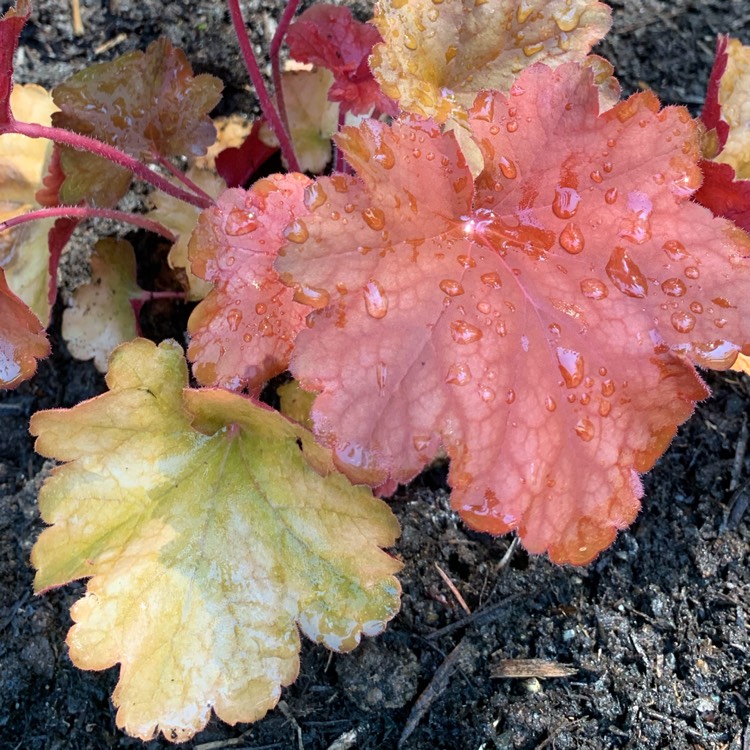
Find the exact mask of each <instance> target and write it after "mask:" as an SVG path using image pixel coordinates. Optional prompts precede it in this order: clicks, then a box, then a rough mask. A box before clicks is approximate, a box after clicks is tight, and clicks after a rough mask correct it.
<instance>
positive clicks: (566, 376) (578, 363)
mask: <svg viewBox="0 0 750 750" xmlns="http://www.w3.org/2000/svg"><path fill="white" fill-rule="evenodd" d="M557 366H558V367H559V368H560V373H561V374H562V376H563V380H564V381H565V385H566V386H567V387H568V388H575V387H576V386H579V385H580V384H581V382H582V381H583V357H582V356H581V355H580V354H579V353H578V352H576V351H574V350H573V349H566V348H565V347H562V346H558V347H557Z"/></svg>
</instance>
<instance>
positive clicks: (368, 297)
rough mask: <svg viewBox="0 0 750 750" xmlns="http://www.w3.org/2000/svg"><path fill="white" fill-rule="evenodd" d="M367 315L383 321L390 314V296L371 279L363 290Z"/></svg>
mask: <svg viewBox="0 0 750 750" xmlns="http://www.w3.org/2000/svg"><path fill="white" fill-rule="evenodd" d="M362 295H363V296H364V298H365V309H366V310H367V314H368V315H369V316H370V317H371V318H375V320H381V319H382V318H384V317H385V316H386V314H387V313H388V295H387V294H386V293H385V290H384V289H383V287H382V286H381V285H380V283H379V282H378V281H376V280H375V279H370V280H369V281H368V282H367V283H366V284H365V286H364V289H363V290H362Z"/></svg>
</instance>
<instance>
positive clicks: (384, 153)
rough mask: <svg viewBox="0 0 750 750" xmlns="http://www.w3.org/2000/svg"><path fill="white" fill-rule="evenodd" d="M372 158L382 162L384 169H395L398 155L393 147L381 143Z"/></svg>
mask: <svg viewBox="0 0 750 750" xmlns="http://www.w3.org/2000/svg"><path fill="white" fill-rule="evenodd" d="M372 158H373V159H374V160H375V161H376V162H378V164H380V165H381V166H382V167H383V169H393V167H394V165H395V164H396V157H395V155H394V153H393V149H392V148H391V147H390V146H389V145H388V144H387V143H381V144H380V145H379V146H378V147H377V148H376V149H375V153H374V154H373V156H372Z"/></svg>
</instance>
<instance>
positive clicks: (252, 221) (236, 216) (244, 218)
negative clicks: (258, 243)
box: [224, 206, 258, 237]
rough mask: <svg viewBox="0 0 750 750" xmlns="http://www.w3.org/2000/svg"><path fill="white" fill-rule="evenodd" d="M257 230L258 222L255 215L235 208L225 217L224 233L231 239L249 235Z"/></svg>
mask: <svg viewBox="0 0 750 750" xmlns="http://www.w3.org/2000/svg"><path fill="white" fill-rule="evenodd" d="M257 228H258V220H257V219H256V218H255V214H253V213H250V212H248V211H246V210H244V209H241V208H237V207H236V206H235V207H234V208H233V209H232V210H231V211H230V212H229V214H228V215H227V218H226V221H225V223H224V231H225V232H226V233H227V234H228V235H230V236H231V237H241V236H242V235H243V234H250V232H254V231H255V230H256V229H257Z"/></svg>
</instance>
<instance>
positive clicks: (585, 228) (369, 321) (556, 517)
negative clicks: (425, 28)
mask: <svg viewBox="0 0 750 750" xmlns="http://www.w3.org/2000/svg"><path fill="white" fill-rule="evenodd" d="M469 125H470V127H471V131H472V134H473V136H474V138H475V140H476V142H477V143H478V144H479V146H480V147H481V149H482V154H483V159H484V162H485V170H484V172H483V173H482V174H481V175H480V176H479V178H478V179H477V180H476V183H475V184H473V182H472V178H471V174H470V172H469V169H468V167H467V165H466V163H465V161H464V159H463V156H462V154H461V152H460V150H459V148H458V146H457V143H456V141H455V138H454V137H453V136H452V134H443V133H441V132H440V130H439V129H438V128H436V127H435V126H433V125H431V124H430V123H397V124H394V125H393V126H392V127H387V126H385V125H383V124H380V123H377V122H373V121H369V122H365V123H364V124H363V125H362V126H361V127H360V128H359V129H353V128H347V129H345V130H344V132H343V135H342V136H341V137H340V139H339V141H338V143H339V146H340V148H342V149H343V150H344V152H345V154H346V158H347V160H348V161H349V163H350V164H352V166H353V167H354V168H355V170H356V172H357V174H358V175H359V179H358V178H355V177H345V176H343V175H334V176H332V177H330V178H321V179H319V180H317V181H316V183H315V186H316V188H315V189H316V195H317V196H318V200H317V201H316V205H315V206H314V210H312V211H311V214H310V216H308V217H305V218H304V219H302V220H300V221H298V222H297V223H296V233H295V235H294V236H293V237H288V239H289V240H290V241H289V242H288V243H287V244H286V245H285V246H284V247H282V248H281V250H280V257H279V260H278V261H277V267H278V268H279V270H280V271H281V273H282V278H283V279H284V280H285V281H287V282H290V283H291V282H294V283H297V284H301V285H304V286H305V287H308V288H312V289H316V290H318V295H319V297H323V298H325V297H329V298H330V304H329V305H328V307H326V308H325V309H323V310H320V311H317V312H315V313H314V314H313V315H311V318H310V322H309V326H310V327H309V329H308V330H305V331H303V332H302V333H301V334H300V335H299V337H298V339H297V344H296V348H295V353H294V356H293V358H292V361H291V365H290V369H291V371H292V373H293V375H294V376H295V377H296V378H297V379H298V380H299V381H300V384H301V386H302V387H303V388H304V389H305V390H312V391H317V392H318V393H319V395H318V397H317V399H316V402H315V405H314V407H313V413H312V419H313V421H314V424H315V429H316V432H318V433H319V434H320V435H321V437H322V439H323V440H325V441H327V442H328V443H329V444H331V445H332V446H333V447H334V449H335V455H336V458H337V462H338V465H339V466H340V467H342V469H343V470H345V471H346V472H347V473H348V474H349V475H350V476H352V477H353V478H355V479H356V480H357V481H366V482H367V483H369V484H371V485H373V486H376V485H379V484H382V483H386V482H389V483H391V485H392V483H393V482H394V481H407V480H408V479H410V478H411V477H413V476H414V475H415V474H416V473H417V472H418V471H419V470H420V469H421V468H422V467H423V466H424V465H425V464H426V463H427V462H429V461H430V460H431V459H432V458H433V457H434V456H435V455H436V453H437V450H438V447H439V445H440V443H441V442H442V443H443V444H444V445H445V448H446V450H447V453H448V455H449V456H450V458H451V470H450V477H449V481H450V484H451V486H452V487H453V498H452V502H453V506H454V507H455V508H456V509H457V510H459V511H460V513H461V515H462V516H463V517H464V519H466V520H467V522H468V523H469V524H470V525H472V526H474V527H475V528H478V529H480V530H485V531H490V532H492V533H504V532H506V531H508V530H510V529H516V530H517V532H518V534H519V536H520V537H521V540H522V541H523V543H524V545H525V546H526V548H527V549H528V550H530V551H532V552H542V551H545V550H547V551H548V553H549V555H550V557H551V558H552V559H553V560H554V561H555V562H559V563H562V562H572V563H576V564H582V563H585V562H588V561H590V560H591V559H592V558H593V557H595V556H596V554H597V553H598V552H599V551H600V550H601V549H603V548H604V547H606V546H607V545H609V544H610V543H611V542H612V540H613V539H614V537H615V534H616V532H617V530H618V529H621V528H623V527H625V526H626V525H627V524H628V523H630V522H631V521H632V520H633V518H634V517H635V515H636V514H637V512H638V509H639V498H640V497H641V495H642V488H641V484H640V481H639V477H638V473H642V472H644V471H647V470H648V469H649V468H650V467H651V466H652V465H653V463H654V462H655V460H656V459H657V457H658V456H659V455H660V454H661V453H662V452H663V451H664V450H665V448H666V446H667V444H668V443H669V441H670V439H671V438H672V436H673V435H674V433H675V431H676V428H677V425H679V424H680V423H682V422H683V421H684V420H685V419H687V418H688V417H689V416H690V414H691V413H692V410H693V404H694V402H695V401H697V400H699V399H702V398H704V397H705V396H706V395H707V394H708V391H707V389H706V388H705V386H704V384H703V383H702V381H701V380H700V378H699V377H698V375H697V373H696V371H695V368H694V367H693V364H691V360H692V362H694V363H697V364H699V365H701V366H704V367H713V368H716V369H724V368H728V367H729V366H731V365H732V363H733V362H734V360H735V359H736V357H737V354H738V352H740V351H743V352H745V353H748V352H750V315H749V314H748V313H750V311H748V310H746V307H747V302H746V300H747V294H746V289H747V284H748V280H749V277H750V262H748V256H750V239H748V236H747V235H745V234H744V233H743V232H741V231H739V230H737V229H736V228H735V227H734V226H733V225H731V224H730V223H729V222H726V221H724V220H721V219H715V218H714V217H713V216H712V215H711V214H710V212H708V211H707V210H705V209H704V208H702V207H700V206H698V205H697V204H694V203H692V202H690V196H691V195H692V193H693V192H694V190H695V189H696V187H697V186H698V185H699V184H700V180H701V173H700V170H699V168H698V165H697V162H698V158H699V147H698V136H697V127H696V125H695V123H694V122H693V121H692V120H691V119H690V117H689V115H688V113H687V111H686V110H684V109H682V108H677V107H670V108H666V109H664V110H660V109H659V105H658V102H657V100H656V98H655V97H654V96H653V94H651V93H643V94H638V95H636V96H633V97H631V98H630V99H628V100H627V101H624V102H622V103H620V104H618V105H616V106H615V107H614V108H613V109H611V110H610V111H608V112H606V113H604V114H601V115H599V114H598V94H597V90H596V87H595V86H594V85H593V81H592V73H591V71H589V70H587V69H586V68H585V67H582V66H578V65H576V64H567V65H563V66H560V67H558V68H557V69H556V70H554V71H553V70H551V69H550V68H548V67H546V66H543V65H536V66H533V67H531V68H528V69H527V70H525V71H524V72H523V73H522V74H521V75H520V76H519V78H518V80H517V82H516V83H515V84H514V85H513V87H512V88H511V91H510V93H509V94H508V95H504V94H502V93H499V92H483V93H482V94H480V95H479V96H478V97H477V99H476V101H475V103H474V105H473V107H472V108H471V110H470V112H469Z"/></svg>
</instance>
